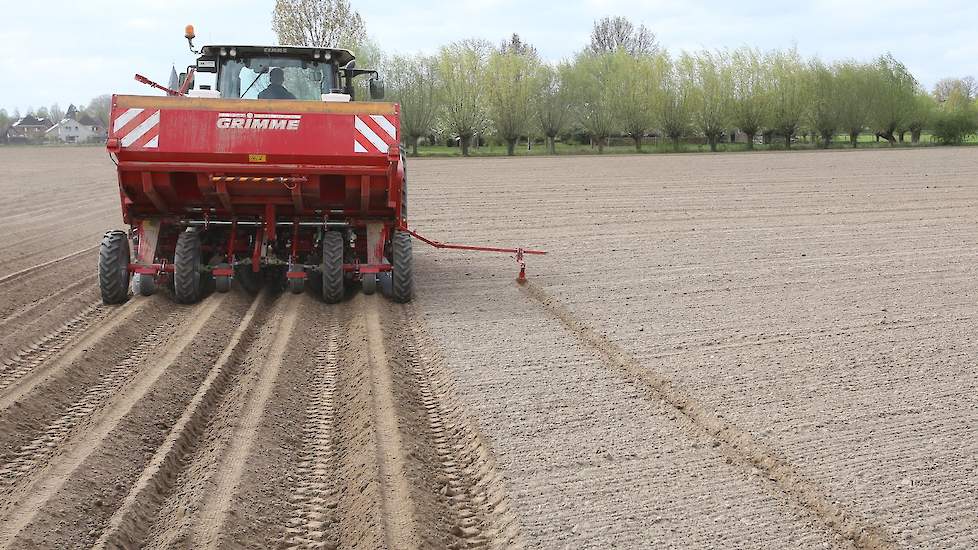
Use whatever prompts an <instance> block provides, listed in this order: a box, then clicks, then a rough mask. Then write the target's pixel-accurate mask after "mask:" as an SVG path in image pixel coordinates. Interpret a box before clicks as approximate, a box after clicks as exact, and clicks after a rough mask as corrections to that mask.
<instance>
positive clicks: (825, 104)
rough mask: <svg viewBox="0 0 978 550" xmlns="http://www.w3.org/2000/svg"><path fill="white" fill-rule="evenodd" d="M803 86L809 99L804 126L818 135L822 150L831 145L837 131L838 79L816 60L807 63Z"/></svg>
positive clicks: (827, 67)
mask: <svg viewBox="0 0 978 550" xmlns="http://www.w3.org/2000/svg"><path fill="white" fill-rule="evenodd" d="M805 86H806V88H807V89H808V92H809V96H810V99H809V101H808V109H807V111H806V124H807V126H808V128H810V129H811V130H812V131H813V132H815V133H816V134H817V135H818V138H819V141H820V143H821V146H822V147H823V148H826V149H827V148H828V147H829V145H831V144H832V136H834V135H835V132H836V130H838V129H839V124H840V118H841V117H840V116H839V107H840V105H841V101H840V98H839V96H840V94H841V93H842V90H841V88H840V86H839V79H838V76H837V75H836V72H835V70H834V69H833V68H832V67H829V66H827V65H826V64H825V63H823V62H822V61H820V60H818V59H813V60H812V61H810V62H809V63H808V70H807V71H806V72H805Z"/></svg>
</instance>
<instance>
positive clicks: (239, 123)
mask: <svg viewBox="0 0 978 550" xmlns="http://www.w3.org/2000/svg"><path fill="white" fill-rule="evenodd" d="M301 121H302V115H276V114H262V113H219V114H218V115H217V127H218V128H221V129H225V130H227V129H230V130H298V129H299V122H301Z"/></svg>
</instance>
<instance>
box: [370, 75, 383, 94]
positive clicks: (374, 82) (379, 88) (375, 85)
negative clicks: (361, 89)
mask: <svg viewBox="0 0 978 550" xmlns="http://www.w3.org/2000/svg"><path fill="white" fill-rule="evenodd" d="M384 91H385V90H384V80H383V79H382V78H371V79H370V99H384Z"/></svg>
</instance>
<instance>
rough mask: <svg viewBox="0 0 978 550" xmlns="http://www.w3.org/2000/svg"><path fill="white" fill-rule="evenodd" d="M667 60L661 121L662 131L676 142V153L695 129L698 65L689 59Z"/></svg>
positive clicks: (660, 105) (659, 111)
mask: <svg viewBox="0 0 978 550" xmlns="http://www.w3.org/2000/svg"><path fill="white" fill-rule="evenodd" d="M664 59H665V62H666V73H665V78H663V81H662V83H663V86H662V94H661V95H660V96H659V104H658V106H657V107H658V108H657V110H658V119H659V124H660V125H661V126H662V132H663V133H664V134H665V135H666V137H668V138H669V139H670V140H672V147H673V150H675V151H679V142H680V140H681V139H682V138H683V137H685V136H686V135H687V134H688V133H689V131H690V128H691V126H692V117H693V100H692V95H693V86H694V79H693V75H694V73H695V65H694V63H693V62H692V59H691V58H690V57H689V56H682V57H680V58H679V59H677V60H675V61H672V60H669V58H667V57H664Z"/></svg>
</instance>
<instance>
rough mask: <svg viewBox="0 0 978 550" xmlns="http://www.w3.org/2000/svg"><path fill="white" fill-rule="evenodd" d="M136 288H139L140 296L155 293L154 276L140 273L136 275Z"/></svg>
mask: <svg viewBox="0 0 978 550" xmlns="http://www.w3.org/2000/svg"><path fill="white" fill-rule="evenodd" d="M136 288H138V289H139V295H140V296H152V295H153V294H155V293H156V277H153V276H152V275H150V274H148V273H140V274H139V275H137V276H136Z"/></svg>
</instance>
